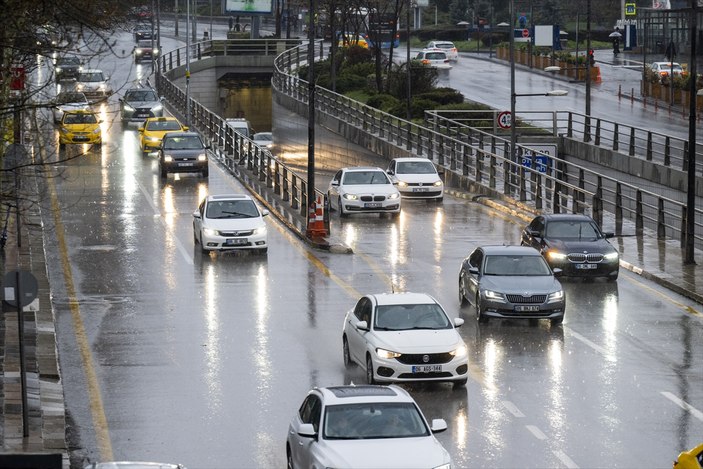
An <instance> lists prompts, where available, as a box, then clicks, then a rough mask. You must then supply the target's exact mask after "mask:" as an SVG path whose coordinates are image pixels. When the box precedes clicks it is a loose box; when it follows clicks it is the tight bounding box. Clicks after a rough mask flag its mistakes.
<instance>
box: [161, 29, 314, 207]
mask: <svg viewBox="0 0 703 469" xmlns="http://www.w3.org/2000/svg"><path fill="white" fill-rule="evenodd" d="M214 42H218V41H214ZM219 42H221V41H219ZM226 42H227V43H228V44H227V46H228V47H227V48H226V50H228V51H231V50H235V49H236V50H240V51H241V50H249V49H248V48H249V47H250V43H252V42H259V43H260V44H261V49H260V53H264V52H266V53H273V52H274V51H276V50H277V47H278V46H276V44H272V43H275V42H276V41H275V40H270V39H263V40H255V41H251V40H246V41H244V42H246V43H247V45H245V46H243V47H244V48H242V47H240V46H242V45H241V44H240V45H237V42H238V41H237V40H231V41H226ZM283 42H286V41H283ZM289 42H290V41H289ZM212 43H213V41H203V42H200V43H196V44H195V45H193V46H191V47H193V49H192V50H191V53H194V52H198V51H200V55H199V57H204V56H205V55H203V54H204V51H206V50H209V51H214V50H217V49H216V48H213V47H208V46H212ZM297 43H298V44H299V42H297ZM278 52H280V49H279V50H278ZM195 57H198V55H195V56H193V55H192V56H191V60H196V58H195ZM185 60H186V47H185V46H184V47H181V48H178V49H176V50H174V51H171V52H169V53H167V54H164V55H163V56H162V57H161V58H160V59H159V64H160V72H161V73H159V74H157V75H156V88H157V90H158V91H159V93H160V94H161V95H162V96H164V97H165V98H166V99H167V100H168V102H169V103H170V104H171V105H172V106H173V107H174V108H175V109H176V110H178V112H180V113H181V114H183V115H185V114H186V94H185V91H184V90H181V89H180V88H179V87H178V86H176V85H175V84H174V83H173V82H172V81H171V80H169V78H168V77H167V76H166V75H165V73H166V72H168V71H170V70H172V69H173V68H176V67H179V66H181V65H185ZM190 110H191V116H190V119H189V123H190V127H191V128H192V129H195V130H197V131H198V132H199V133H200V134H201V135H202V136H203V137H204V138H205V139H206V141H207V142H208V143H209V144H210V146H211V148H212V150H213V153H214V155H215V157H216V158H217V159H218V161H219V162H220V163H222V165H223V166H224V167H226V168H227V169H228V170H229V171H230V172H231V173H232V174H235V173H236V168H237V167H238V166H241V165H244V166H246V168H247V169H248V170H249V171H250V172H251V173H252V174H253V175H254V176H255V177H257V178H258V180H259V181H260V182H261V183H262V184H265V185H266V187H268V188H272V189H273V192H274V193H275V194H276V196H278V197H280V199H281V201H282V202H284V203H287V204H288V205H289V206H290V207H291V208H292V209H293V210H295V211H296V212H297V213H299V214H300V215H301V216H302V217H304V218H307V217H308V200H307V199H308V196H307V180H306V179H304V178H302V177H300V176H298V175H297V174H296V173H295V172H294V171H293V170H292V169H291V168H289V167H288V166H286V165H285V164H283V163H282V162H281V161H279V160H278V159H277V158H276V157H275V156H274V155H272V154H271V152H270V151H268V150H265V149H262V148H260V147H259V146H258V145H256V144H255V143H254V141H253V140H251V139H249V138H247V137H244V136H243V135H241V134H240V133H238V132H235V131H234V129H233V128H231V127H229V126H228V125H227V124H226V122H225V119H224V118H223V117H220V116H219V115H217V114H216V113H215V112H213V111H211V110H210V109H208V108H206V107H205V106H203V105H202V104H200V103H198V102H197V101H196V100H195V99H193V98H192V97H191V98H190ZM315 192H316V194H317V195H318V196H321V197H323V198H324V194H323V193H322V192H321V191H318V190H315Z"/></svg>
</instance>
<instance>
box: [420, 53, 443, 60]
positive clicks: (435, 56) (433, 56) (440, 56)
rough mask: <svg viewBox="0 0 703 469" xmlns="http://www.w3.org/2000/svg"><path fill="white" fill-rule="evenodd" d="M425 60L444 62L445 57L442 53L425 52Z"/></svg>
mask: <svg viewBox="0 0 703 469" xmlns="http://www.w3.org/2000/svg"><path fill="white" fill-rule="evenodd" d="M425 58H426V59H427V60H444V59H446V58H447V55H446V54H445V53H444V52H427V53H425Z"/></svg>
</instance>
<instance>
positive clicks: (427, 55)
mask: <svg viewBox="0 0 703 469" xmlns="http://www.w3.org/2000/svg"><path fill="white" fill-rule="evenodd" d="M415 60H419V61H420V63H421V64H423V65H427V66H429V67H432V68H436V69H438V70H449V69H451V68H452V66H451V64H450V63H449V58H448V57H447V53H446V52H444V51H443V50H441V49H423V50H421V51H420V52H418V53H417V56H415Z"/></svg>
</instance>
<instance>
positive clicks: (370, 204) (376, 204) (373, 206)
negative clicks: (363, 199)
mask: <svg viewBox="0 0 703 469" xmlns="http://www.w3.org/2000/svg"><path fill="white" fill-rule="evenodd" d="M380 207H381V204H380V203H379V202H370V203H366V204H364V208H380Z"/></svg>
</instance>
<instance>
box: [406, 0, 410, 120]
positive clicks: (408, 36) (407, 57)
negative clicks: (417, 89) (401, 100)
mask: <svg viewBox="0 0 703 469" xmlns="http://www.w3.org/2000/svg"><path fill="white" fill-rule="evenodd" d="M410 8H412V0H408V11H407V12H406V14H405V35H406V40H407V46H406V48H405V68H406V77H405V81H406V82H407V83H406V86H407V89H406V94H407V97H406V107H407V111H406V113H405V117H406V118H407V120H408V122H410V120H411V119H412V112H411V111H410V106H411V105H412V97H411V95H412V81H411V80H412V75H411V74H410Z"/></svg>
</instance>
